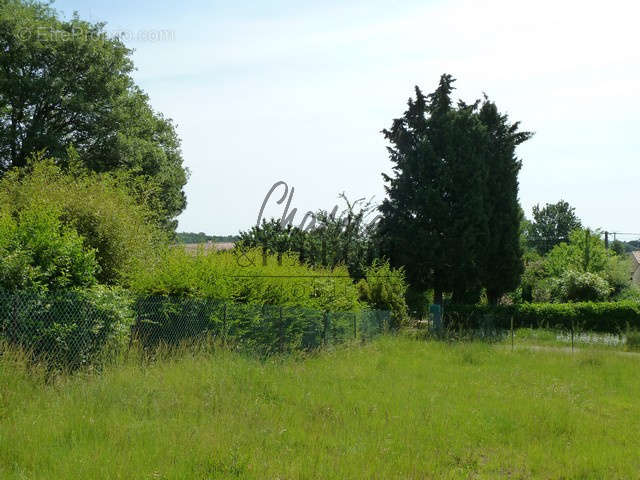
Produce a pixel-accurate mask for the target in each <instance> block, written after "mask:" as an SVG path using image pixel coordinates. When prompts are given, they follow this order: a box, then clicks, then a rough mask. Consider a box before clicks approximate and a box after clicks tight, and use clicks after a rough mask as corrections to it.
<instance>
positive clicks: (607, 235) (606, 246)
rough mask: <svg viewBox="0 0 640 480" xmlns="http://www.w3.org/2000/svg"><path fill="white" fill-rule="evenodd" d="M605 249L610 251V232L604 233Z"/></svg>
mask: <svg viewBox="0 0 640 480" xmlns="http://www.w3.org/2000/svg"><path fill="white" fill-rule="evenodd" d="M604 248H606V249H607V250H609V232H604Z"/></svg>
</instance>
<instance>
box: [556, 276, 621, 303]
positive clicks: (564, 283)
mask: <svg viewBox="0 0 640 480" xmlns="http://www.w3.org/2000/svg"><path fill="white" fill-rule="evenodd" d="M612 290H613V289H612V288H611V287H610V286H609V283H608V282H607V281H606V280H605V279H604V278H602V277H600V276H599V275H597V274H595V273H589V272H584V273H581V272H577V271H575V270H569V271H567V272H565V273H563V274H562V276H561V277H560V279H559V280H558V281H557V283H556V297H557V298H559V299H560V300H561V301H564V302H600V301H604V300H606V299H607V298H609V295H610V294H611V292H612Z"/></svg>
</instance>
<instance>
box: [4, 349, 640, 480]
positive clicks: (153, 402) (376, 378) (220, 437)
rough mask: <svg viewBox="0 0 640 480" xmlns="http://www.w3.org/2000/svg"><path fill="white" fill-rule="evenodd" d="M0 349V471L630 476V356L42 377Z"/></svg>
mask: <svg viewBox="0 0 640 480" xmlns="http://www.w3.org/2000/svg"><path fill="white" fill-rule="evenodd" d="M22 365H23V362H22V361H21V360H20V359H16V358H15V356H14V355H5V357H4V359H2V360H0V478H2V479H7V480H8V479H83V480H85V479H212V478H256V479H276V478H278V479H299V478H322V479H327V478H335V479H343V478H380V479H386V478H434V479H441V478H477V479H489V478H558V479H559V478H564V479H569V478H581V479H586V478H594V479H595V478H598V479H600V478H608V479H610V478H637V477H638V472H639V471H640V456H639V455H638V452H639V451H640V435H638V432H639V431H640V402H639V401H638V399H639V398H640V377H639V376H638V375H637V372H638V367H640V356H632V355H620V354H618V353H615V352H600V353H598V352H594V351H589V352H578V353H575V354H570V353H567V352H553V351H544V352H543V351H531V350H516V351H515V352H511V351H509V350H508V349H506V348H504V346H502V345H494V346H490V345H486V344H480V343H472V344H445V343H435V342H420V341H416V340H411V339H408V338H381V339H379V340H377V341H375V342H373V343H371V344H368V345H365V346H362V347H349V348H347V347H345V348H340V349H337V350H335V351H329V352H324V353H321V354H318V355H316V356H312V357H309V358H292V357H289V358H280V359H273V360H269V361H266V362H264V361H259V360H254V359H251V358H247V357H243V356H240V355H238V354H234V353H230V352H227V351H218V352H216V353H213V354H204V353H203V354H198V355H182V356H180V357H175V358H169V359H164V360H159V361H157V362H156V363H154V364H151V365H144V366H143V365H141V364H140V363H139V362H136V361H130V362H129V363H128V364H126V365H121V366H118V367H114V368H112V369H110V370H108V371H106V372H104V373H103V374H101V375H74V376H73V377H63V378H59V379H57V380H56V381H55V382H53V383H48V384H44V383H43V381H42V378H41V375H40V374H39V373H38V372H33V371H27V370H25V368H24V367H23V366H22Z"/></svg>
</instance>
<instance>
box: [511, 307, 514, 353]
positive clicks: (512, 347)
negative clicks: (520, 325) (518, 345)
mask: <svg viewBox="0 0 640 480" xmlns="http://www.w3.org/2000/svg"><path fill="white" fill-rule="evenodd" d="M513 349H514V346H513V315H511V351H512V352H513Z"/></svg>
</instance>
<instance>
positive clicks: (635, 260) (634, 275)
mask: <svg viewBox="0 0 640 480" xmlns="http://www.w3.org/2000/svg"><path fill="white" fill-rule="evenodd" d="M631 257H632V258H631V261H632V267H631V281H632V282H633V283H635V284H636V285H640V250H636V251H635V252H631Z"/></svg>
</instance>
